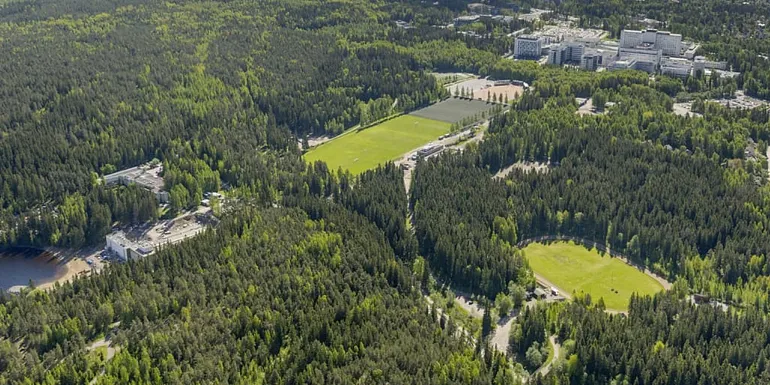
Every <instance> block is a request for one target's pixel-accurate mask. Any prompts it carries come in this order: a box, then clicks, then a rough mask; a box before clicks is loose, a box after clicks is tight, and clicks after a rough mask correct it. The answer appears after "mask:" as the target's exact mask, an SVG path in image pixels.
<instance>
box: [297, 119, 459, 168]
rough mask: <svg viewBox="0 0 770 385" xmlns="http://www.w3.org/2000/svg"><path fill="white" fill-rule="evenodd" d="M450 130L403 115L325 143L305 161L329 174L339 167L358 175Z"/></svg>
mask: <svg viewBox="0 0 770 385" xmlns="http://www.w3.org/2000/svg"><path fill="white" fill-rule="evenodd" d="M450 127H451V124H449V123H445V122H439V121H436V120H431V119H425V118H421V117H417V116H412V115H403V116H399V117H397V118H395V119H391V120H388V121H386V122H383V123H380V124H378V125H376V126H372V127H369V128H367V129H364V130H363V131H358V132H351V133H349V134H344V135H342V136H340V137H339V138H336V139H333V140H331V141H328V142H326V143H324V144H322V145H320V146H318V147H315V148H313V149H312V150H310V151H309V152H308V153H307V154H305V156H304V159H305V161H307V162H315V161H316V160H322V161H325V162H326V163H327V164H328V165H329V168H330V169H332V170H337V168H339V167H342V168H343V169H348V170H350V172H352V173H353V174H359V173H361V172H363V171H365V170H369V169H372V168H375V167H377V165H378V164H381V163H385V162H387V161H389V160H394V159H396V158H398V157H400V156H402V155H403V154H405V153H407V152H409V151H411V150H414V149H416V148H419V147H421V146H422V145H424V144H426V143H429V142H431V141H433V140H436V139H438V137H439V136H441V135H443V134H446V133H447V132H449V129H450Z"/></svg>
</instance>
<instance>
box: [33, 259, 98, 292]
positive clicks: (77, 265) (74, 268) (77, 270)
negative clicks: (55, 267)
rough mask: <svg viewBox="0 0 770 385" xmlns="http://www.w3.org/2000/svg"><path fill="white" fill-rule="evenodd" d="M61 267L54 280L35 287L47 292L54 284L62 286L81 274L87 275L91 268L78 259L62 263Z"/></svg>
mask: <svg viewBox="0 0 770 385" xmlns="http://www.w3.org/2000/svg"><path fill="white" fill-rule="evenodd" d="M62 267H63V268H62V269H61V270H60V271H59V272H58V274H57V276H56V279H54V280H51V281H49V282H43V283H40V284H39V285H38V286H37V287H38V288H39V289H41V290H48V289H51V288H53V287H54V285H55V284H56V282H59V284H63V283H65V282H69V281H72V280H73V279H74V278H75V277H77V276H79V275H81V274H88V272H89V271H91V267H90V266H88V263H86V261H84V260H82V259H80V258H72V259H70V260H69V261H67V262H66V263H64V265H63V266H62Z"/></svg>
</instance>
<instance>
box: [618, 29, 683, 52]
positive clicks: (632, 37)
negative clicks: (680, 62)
mask: <svg viewBox="0 0 770 385" xmlns="http://www.w3.org/2000/svg"><path fill="white" fill-rule="evenodd" d="M620 47H621V48H637V47H649V48H652V49H656V50H660V51H662V53H663V54H664V55H667V56H679V55H680V54H681V50H682V35H680V34H676V33H671V32H666V31H658V30H656V29H646V30H643V31H636V30H630V29H624V30H623V31H621V32H620Z"/></svg>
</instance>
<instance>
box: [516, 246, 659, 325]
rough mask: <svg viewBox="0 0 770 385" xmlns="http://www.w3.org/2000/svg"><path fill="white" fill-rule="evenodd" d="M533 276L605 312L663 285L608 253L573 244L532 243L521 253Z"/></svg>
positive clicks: (652, 291)
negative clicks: (600, 304)
mask: <svg viewBox="0 0 770 385" xmlns="http://www.w3.org/2000/svg"><path fill="white" fill-rule="evenodd" d="M522 251H523V252H524V256H525V258H527V261H529V265H530V267H532V270H534V272H535V273H537V274H538V275H540V276H542V277H543V278H545V279H547V280H548V281H550V282H551V283H552V284H554V285H556V286H557V288H558V289H559V290H561V291H564V292H566V293H567V294H570V295H571V294H572V292H573V291H574V292H576V293H580V292H585V293H588V294H590V295H591V299H592V301H593V302H594V303H595V302H596V301H598V300H599V297H602V298H604V304H605V306H606V307H607V309H608V310H617V311H626V310H628V301H629V299H630V298H631V294H632V293H638V294H640V295H651V294H655V293H657V292H659V291H661V290H663V286H662V285H661V284H660V283H659V282H658V281H656V280H655V279H653V278H652V277H649V276H648V275H646V274H644V272H642V271H639V270H638V269H636V268H635V267H633V266H629V265H628V264H626V263H625V262H623V261H622V260H620V259H618V258H612V257H610V256H609V255H608V254H605V255H604V256H602V255H600V254H599V252H598V251H597V250H596V249H592V250H589V249H587V248H586V247H584V246H582V245H578V244H575V243H574V242H571V241H570V242H563V241H562V242H554V243H550V244H548V245H546V244H542V243H531V244H529V245H528V246H527V247H525V248H524V249H523V250H522Z"/></svg>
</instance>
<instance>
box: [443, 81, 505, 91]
mask: <svg viewBox="0 0 770 385" xmlns="http://www.w3.org/2000/svg"><path fill="white" fill-rule="evenodd" d="M493 85H495V82H493V81H491V80H487V79H483V78H478V79H470V80H466V81H463V82H459V83H454V84H451V85H449V86H447V87H446V88H447V91H449V93H451V94H452V95H454V94H455V91H459V90H462V89H463V88H464V89H465V90H466V91H467V92H475V91H477V90H481V89H484V88H487V87H492V86H493Z"/></svg>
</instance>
